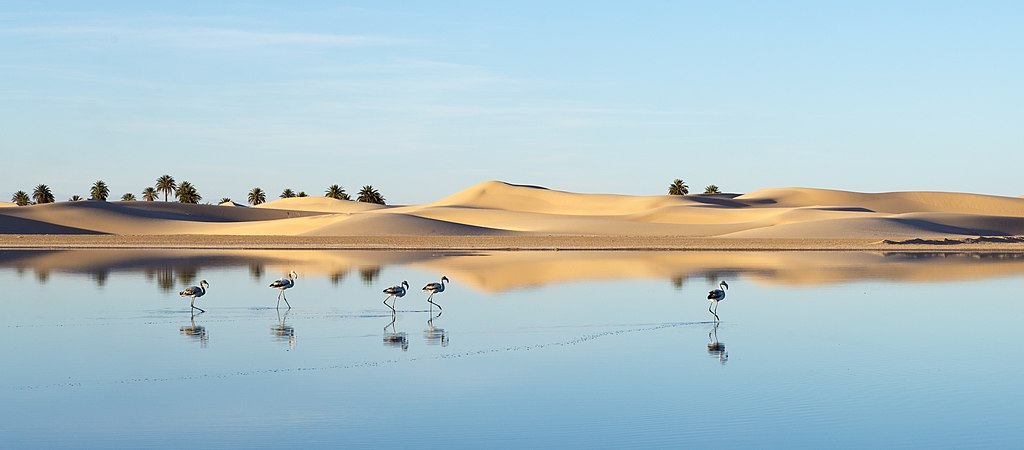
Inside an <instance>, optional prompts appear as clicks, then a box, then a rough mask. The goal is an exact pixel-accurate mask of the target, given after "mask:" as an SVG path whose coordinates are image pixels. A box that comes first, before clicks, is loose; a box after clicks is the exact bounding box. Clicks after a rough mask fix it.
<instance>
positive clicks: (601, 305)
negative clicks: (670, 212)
mask: <svg viewBox="0 0 1024 450" xmlns="http://www.w3.org/2000/svg"><path fill="white" fill-rule="evenodd" d="M291 269H294V270H296V271H297V272H298V273H299V279H298V280H297V285H296V287H295V288H294V289H291V290H289V291H288V292H287V296H288V299H289V301H290V302H291V304H292V306H293V308H292V309H291V310H287V309H282V310H280V311H279V310H277V309H275V304H276V297H277V291H276V290H272V289H270V288H268V287H267V285H268V284H269V283H270V282H271V281H273V280H274V279H276V278H279V277H281V276H283V275H284V274H285V273H286V272H287V271H288V270H291ZM441 275H447V276H448V277H449V278H450V279H451V283H450V284H449V285H448V288H447V290H446V291H445V292H443V293H441V294H437V295H436V296H435V297H434V298H435V300H436V301H437V303H439V304H440V305H441V306H442V307H443V308H444V310H443V313H442V314H441V315H440V316H438V315H437V313H438V311H437V310H436V309H435V310H434V311H433V313H431V312H429V311H428V310H427V307H428V304H427V302H426V295H424V294H425V293H422V292H420V290H419V288H420V287H421V286H423V285H424V284H426V283H428V282H432V281H437V280H438V279H439V278H440V276H441ZM200 279H206V280H208V281H209V283H210V289H209V291H208V293H207V295H206V296H205V297H202V298H200V299H199V300H198V301H197V304H198V305H199V306H201V307H202V308H204V309H206V310H207V312H206V313H204V314H196V315H192V314H190V312H189V307H188V301H187V300H183V299H181V298H179V297H178V295H177V293H178V291H180V290H181V289H183V288H184V287H186V286H188V285H191V284H196V283H198V281H199V280H200ZM721 279H725V280H727V281H728V282H729V284H730V286H731V290H729V292H728V297H727V299H726V300H725V301H724V302H723V303H722V304H721V305H720V307H719V310H718V312H719V315H720V316H721V317H722V322H721V324H720V325H718V326H717V327H716V326H715V325H714V324H713V322H712V321H711V320H710V319H711V315H710V314H709V313H708V311H707V307H708V303H707V301H706V300H705V298H706V296H707V291H708V290H709V289H712V288H715V287H717V284H718V281H719V280H721ZM402 280H408V281H409V283H410V285H412V287H413V289H412V290H411V292H410V294H408V295H406V296H405V297H404V298H402V299H399V300H398V304H397V314H396V315H395V316H394V317H393V316H392V314H391V311H390V309H388V308H387V307H385V306H384V305H383V304H382V303H381V301H382V300H383V299H384V297H385V295H384V294H382V293H381V290H382V289H384V288H385V287H387V286H390V285H392V284H397V283H400V282H401V281H402ZM0 284H2V285H3V286H5V292H4V296H3V300H2V301H0V302H2V307H3V311H4V314H3V317H4V323H3V324H2V325H0V361H2V365H3V366H2V369H3V377H2V378H0V401H2V402H3V405H4V406H3V409H2V412H0V435H2V436H3V444H2V446H3V447H7V448H56V447H76V448H80V447H104V448H111V447H129V448H140V447H141V448H181V447H186V446H198V447H206V448H220V447H248V448H253V447H259V448H271V447H274V448H277V447H283V446H294V447H301V448H308V447H338V446H346V447H382V446H397V447H399V448H404V447H411V446H417V447H425V448H479V447H488V448H500V447H524V446H525V447H531V448H535V447H546V448H567V447H571V448H622V447H681V446H687V447H692V446H705V447H707V446H711V447H767V446H772V447H779V446H785V447H822V446H828V447H886V448H892V447H961V448H962V447H1019V446H1020V445H1021V444H1022V443H1024V425H1022V424H1021V423H1022V422H1021V420H1020V417H1021V414H1020V412H1019V411H1020V405H1021V404H1024V389H1021V387H1020V386H1019V383H1020V381H1019V380H1021V379H1024V358H1021V357H1020V356H1019V349H1018V347H1019V346H1020V344H1021V343H1022V342H1024V328H1022V327H1021V326H1020V322H1021V320H1020V318H1021V317H1022V313H1024V306H1022V302H1021V301H1020V300H1021V298H1020V294H1019V293H1020V292H1021V290H1022V288H1024V258H1022V257H1021V255H949V254H934V255H910V254H865V253H850V254H844V253H795V252H787V253H782V254H766V253H742V252H729V253H694V252H651V253H643V252H607V253H602V252H509V253H502V252H491V253H471V254H466V253H457V254H447V253H443V252H398V253H390V252H341V251H338V252H323V251H319V252H312V251H311V252H302V251H280V252H255V251H254V252H245V251H223V252H217V251H208V252H205V253H201V254H199V253H196V252H172V251H162V252H157V251H100V250H94V251H66V252H40V251H0ZM283 305H284V303H283V302H282V306H283ZM393 319H394V321H392V320H393Z"/></svg>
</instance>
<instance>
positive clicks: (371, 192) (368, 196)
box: [356, 184, 385, 205]
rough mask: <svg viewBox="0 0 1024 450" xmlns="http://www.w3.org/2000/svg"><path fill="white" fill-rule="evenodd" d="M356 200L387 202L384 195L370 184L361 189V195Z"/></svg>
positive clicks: (379, 203)
mask: <svg viewBox="0 0 1024 450" xmlns="http://www.w3.org/2000/svg"><path fill="white" fill-rule="evenodd" d="M356 200H357V201H360V202H364V203H376V204H378V205H384V204H385V203H384V196H383V195H380V192H378V191H377V189H374V187H373V186H372V185H369V184H368V185H366V186H363V188H362V189H360V190H359V197H356Z"/></svg>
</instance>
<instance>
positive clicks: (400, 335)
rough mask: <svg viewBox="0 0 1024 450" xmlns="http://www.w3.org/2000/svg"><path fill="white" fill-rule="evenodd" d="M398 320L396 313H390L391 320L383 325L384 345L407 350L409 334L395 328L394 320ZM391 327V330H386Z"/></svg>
mask: <svg viewBox="0 0 1024 450" xmlns="http://www.w3.org/2000/svg"><path fill="white" fill-rule="evenodd" d="M396 320H398V315H396V314H395V313H391V322H389V323H388V324H387V325H384V345H386V346H388V347H398V348H401V349H402V350H403V351H405V350H409V336H407V335H406V334H405V333H404V332H399V331H397V330H395V321H396ZM388 328H391V331H388Z"/></svg>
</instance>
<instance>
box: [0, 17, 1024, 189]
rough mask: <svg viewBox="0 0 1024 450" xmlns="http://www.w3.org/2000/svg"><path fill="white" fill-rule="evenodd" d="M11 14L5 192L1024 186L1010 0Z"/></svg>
mask: <svg viewBox="0 0 1024 450" xmlns="http://www.w3.org/2000/svg"><path fill="white" fill-rule="evenodd" d="M4 5H5V6H4V7H3V8H2V9H0V152H2V157H3V161H4V163H3V165H4V168H5V169H6V170H5V171H4V174H5V176H4V177H3V178H2V180H0V196H2V198H0V200H8V199H10V196H11V194H12V193H13V192H14V191H16V190H19V189H21V190H25V191H31V189H32V188H33V187H34V186H35V185H36V184H39V183H45V184H48V185H49V186H50V187H51V188H52V189H53V191H54V193H55V195H56V197H57V199H58V200H64V199H66V198H68V197H70V196H71V195H74V194H78V195H82V196H87V193H88V189H89V186H90V185H91V184H92V182H94V181H96V180H97V179H102V180H104V181H106V182H107V184H108V185H109V186H110V187H111V191H112V192H111V194H112V196H113V197H117V198H119V197H120V195H121V194H123V193H125V192H129V191H130V192H133V193H135V194H136V195H139V192H140V191H141V190H142V189H143V188H144V187H146V186H150V185H152V184H153V181H154V180H155V179H156V178H157V177H158V176H160V175H162V174H165V173H168V174H171V175H172V176H174V177H175V178H176V179H177V180H179V181H182V180H187V181H190V182H192V183H193V184H194V185H196V186H197V188H198V189H199V191H200V193H201V194H202V195H203V196H204V200H209V201H216V200H218V199H220V198H221V197H231V198H234V199H236V200H241V199H244V198H245V194H246V193H247V192H248V190H249V189H251V188H252V187H254V186H260V187H262V188H263V189H264V190H266V191H268V192H270V193H271V194H274V195H275V196H276V194H277V193H280V191H281V190H283V189H284V188H286V187H290V188H292V189H294V190H296V191H298V190H304V191H306V192H308V193H311V194H322V193H323V191H324V189H325V188H326V187H327V186H328V185H330V184H334V183H338V184H341V185H342V186H344V187H345V188H346V189H347V190H348V191H350V192H354V191H356V190H358V188H359V187H360V186H362V185H364V184H372V185H374V186H375V187H377V188H378V189H379V190H380V191H381V192H382V193H383V194H384V196H385V197H387V199H388V201H389V203H399V204H407V203H421V202H427V201H432V200H436V199H439V198H442V197H444V196H447V195H449V194H451V193H454V192H456V191H458V190H460V189H463V188H466V187H469V186H471V185H473V184H475V183H477V182H480V181H485V180H492V179H497V180H505V181H510V182H515V183H528V184H537V185H543V186H547V187H550V188H553V189H560V190H568V191H577V192H593V193H623V194H662V193H664V192H665V191H666V188H667V186H668V184H669V183H670V182H671V181H672V179H674V178H682V179H683V180H685V181H686V182H687V183H688V184H689V185H690V186H691V190H697V191H702V190H703V188H704V186H706V185H708V184H716V185H718V186H720V187H721V188H722V189H723V190H724V191H727V192H749V191H752V190H755V189H759V188H767V187H788V186H805V187H823V188H833V189H847V190H855V191H866V192H880V191H904V190H938V191H964V192H977V193H988V194H996V195H1011V196H1017V195H1021V194H1024V184H1022V183H1021V182H1020V181H1019V180H1020V179H1021V178H1022V176H1021V169H1022V168H1024V126H1022V124H1024V82H1022V80H1024V58H1021V56H1020V54H1021V53H1020V52H1021V49H1022V48H1024V32H1022V31H1020V30H1021V27H1020V23H1019V22H1020V18H1021V17H1024V6H1022V5H1024V4H1021V3H1019V2H932V1H929V2H924V1H921V2H818V1H808V2H742V1H733V2H706V1H701V2H683V1H678V2H676V1H665V2H654V1H649V2H547V1H538V2H528V1H527V2H468V1H467V2H445V1H442V2H270V1H267V2H260V1H251V2H187V1H167V2H159V1H152V2H134V1H133V2H127V1H125V2H112V1H106V2H104V1H89V2H78V1H74V2H36V1H27V2H21V1H13V2H12V1H6V2H5V3H4Z"/></svg>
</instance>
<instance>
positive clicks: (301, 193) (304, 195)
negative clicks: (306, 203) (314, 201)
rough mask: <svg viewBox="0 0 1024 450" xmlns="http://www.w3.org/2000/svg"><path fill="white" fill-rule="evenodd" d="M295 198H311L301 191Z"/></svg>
mask: <svg viewBox="0 0 1024 450" xmlns="http://www.w3.org/2000/svg"><path fill="white" fill-rule="evenodd" d="M295 196H296V197H309V195H306V191H299V193H298V194H295Z"/></svg>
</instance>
